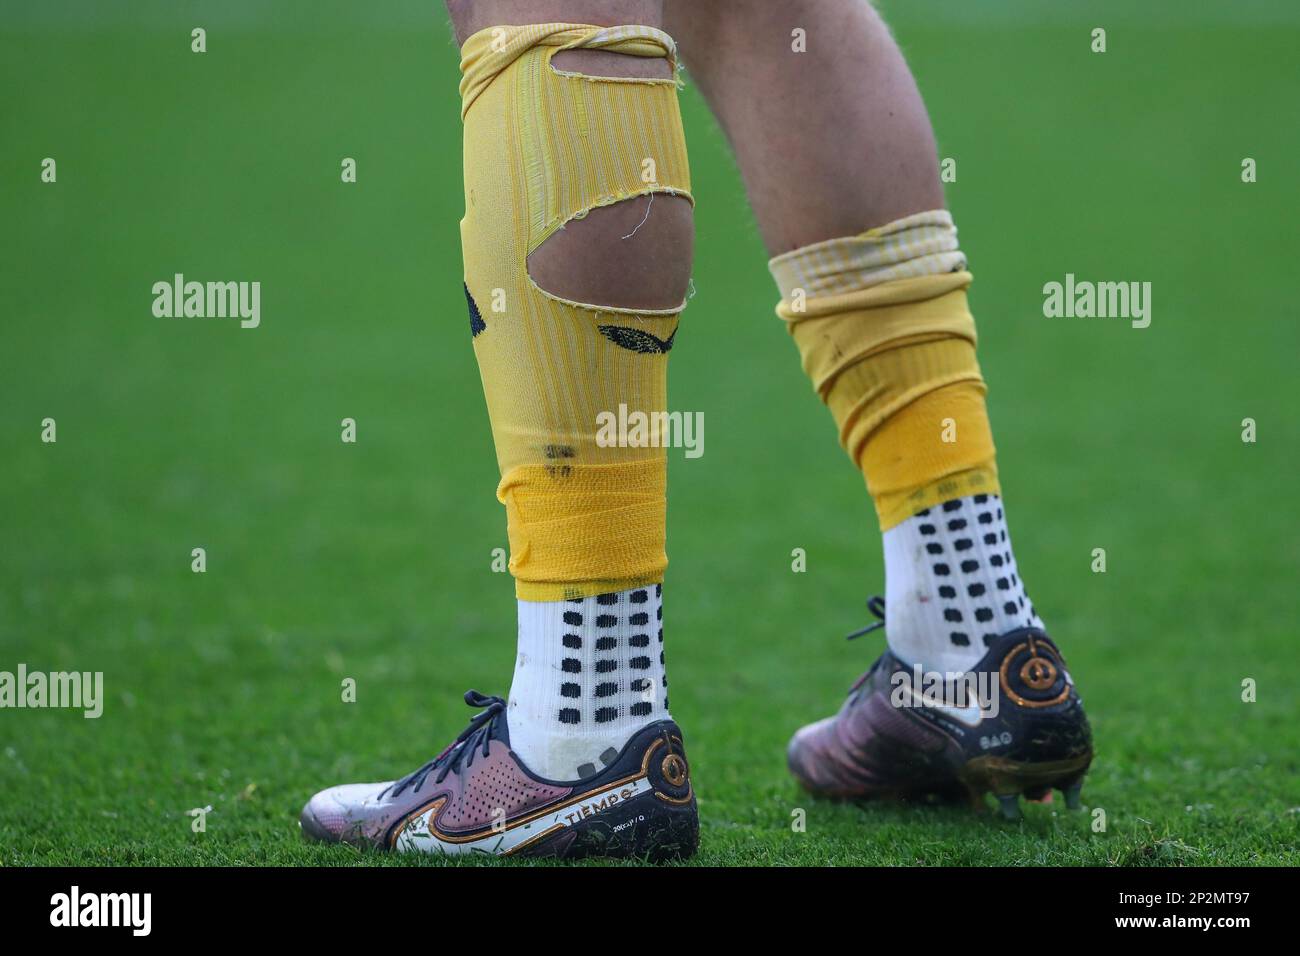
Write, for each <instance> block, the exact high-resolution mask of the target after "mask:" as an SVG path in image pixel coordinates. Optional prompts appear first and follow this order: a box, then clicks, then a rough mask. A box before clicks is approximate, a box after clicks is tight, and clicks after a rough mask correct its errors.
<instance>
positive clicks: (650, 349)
mask: <svg viewBox="0 0 1300 956" xmlns="http://www.w3.org/2000/svg"><path fill="white" fill-rule="evenodd" d="M596 328H598V329H599V330H600V334H601V335H603V336H605V338H607V339H609V340H610V341H611V342H613V343H614V344H615V345H617V346H618V347H619V348H623V349H627V350H628V351H629V352H641V353H643V354H654V353H658V352H667V351H669V350H670V349H672V347H673V339H675V338H677V330H676V329H673V334H672V335H670V336H668V338H666V339H661V338H659V336H657V335H654V334H653V333H650V332H642V331H641V330H640V329H629V328H627V327H625V326H622V325H598V326H596Z"/></svg>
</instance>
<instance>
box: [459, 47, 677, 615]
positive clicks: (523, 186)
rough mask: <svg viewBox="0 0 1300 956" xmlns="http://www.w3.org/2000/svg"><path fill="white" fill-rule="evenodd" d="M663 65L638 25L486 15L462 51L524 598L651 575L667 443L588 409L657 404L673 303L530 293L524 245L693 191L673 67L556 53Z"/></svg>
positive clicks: (480, 335)
mask: <svg viewBox="0 0 1300 956" xmlns="http://www.w3.org/2000/svg"><path fill="white" fill-rule="evenodd" d="M577 49H598V50H606V51H610V52H615V53H623V54H628V55H631V56H641V57H664V58H667V59H668V60H669V61H670V62H674V57H675V50H674V47H673V43H672V40H671V39H669V37H668V36H667V35H666V34H664V33H662V32H660V31H658V30H654V29H651V28H649V27H640V26H623V27H594V26H585V25H581V24H571V23H547V24H537V25H531V26H522V27H492V28H489V29H486V30H483V31H481V32H479V33H476V34H474V35H473V36H471V37H470V38H469V39H468V40H466V41H465V45H464V47H463V48H462V60H461V71H462V74H463V78H462V81H461V97H462V111H461V115H462V118H463V120H464V124H465V218H464V219H463V220H462V222H461V238H462V243H463V247H464V255H465V287H466V291H467V295H468V296H469V298H470V312H471V328H472V330H473V332H474V352H475V355H476V356H477V358H478V363H479V369H480V373H481V375H482V378H483V389H484V393H485V394H486V397H487V404H488V414H489V417H490V419H491V422H492V433H493V438H494V440H495V443H496V450H497V460H498V463H499V465H500V468H501V483H500V485H499V486H498V489H497V497H498V498H499V499H500V500H501V502H502V503H503V504H504V505H505V507H506V516H507V527H508V532H509V537H510V552H511V557H510V570H511V573H512V574H514V576H515V580H516V592H517V594H518V596H519V598H521V599H523V600H528V601H554V600H560V599H565V598H576V597H585V596H589V595H592V594H600V593H604V592H609V591H618V590H624V589H627V588H631V587H636V586H639V585H644V584H647V583H650V582H654V581H659V580H662V577H663V571H664V568H665V566H666V565H667V556H666V555H665V552H664V524H665V507H666V496H665V487H666V472H667V469H666V460H665V452H664V449H662V448H626V447H617V446H613V447H605V446H603V445H602V444H600V443H598V441H597V432H598V427H597V416H598V415H599V414H600V413H602V412H611V411H615V410H617V409H618V407H619V405H620V404H626V405H627V407H628V408H629V409H634V410H640V411H644V412H646V413H648V414H649V413H654V412H661V411H666V409H667V387H666V373H667V361H668V354H667V353H668V349H669V348H670V347H671V343H672V337H673V335H674V333H675V332H676V329H677V319H678V314H679V313H680V312H681V306H677V307H675V308H672V309H664V310H645V309H619V308H610V307H607V306H594V305H588V304H583V303H580V302H572V301H568V300H566V299H562V298H560V297H557V296H555V295H552V294H550V293H548V292H546V291H544V290H543V289H541V288H539V287H538V286H537V284H536V283H534V282H533V280H532V278H531V277H530V276H529V274H528V265H527V262H528V256H529V254H530V253H532V252H533V251H534V250H536V249H537V248H538V247H539V246H540V245H541V244H542V243H543V242H545V241H546V239H547V238H549V237H550V236H551V235H553V234H554V233H555V232H556V230H558V229H560V228H561V227H563V226H564V224H565V223H567V222H569V221H571V220H573V219H577V218H580V217H583V216H585V215H586V214H587V213H588V212H590V211H591V210H592V209H595V208H597V207H600V206H606V205H610V204H612V203H616V202H621V201H624V200H627V199H631V198H633V197H636V196H643V195H646V194H650V193H656V192H659V193H671V194H674V195H678V196H684V197H686V198H687V199H690V175H689V171H688V168H687V161H686V142H685V138H684V136H683V132H682V123H681V116H680V114H679V112H678V106H677V87H676V82H675V81H674V80H671V79H662V80H661V79H648V78H612V77H596V76H585V75H581V74H576V73H572V72H560V71H558V70H556V69H554V68H553V67H552V65H551V58H552V57H553V56H554V55H555V54H556V53H558V52H560V51H561V50H577Z"/></svg>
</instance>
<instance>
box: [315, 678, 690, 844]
mask: <svg viewBox="0 0 1300 956" xmlns="http://www.w3.org/2000/svg"><path fill="white" fill-rule="evenodd" d="M465 703H467V704H469V705H470V706H471V707H481V708H483V710H482V712H481V713H479V714H477V715H476V716H475V717H474V719H473V720H471V721H470V724H469V726H468V727H467V728H465V730H464V732H463V733H461V735H460V736H459V737H457V738H456V740H455V741H454V742H453V743H452V744H451V746H449V747H447V749H446V750H444V751H443V752H442V753H440V754H439V755H438V756H437V757H435V758H434V759H433V760H431V761H429V762H428V763H426V764H425V765H424V766H423V767H421V768H420V769H418V770H416V771H415V772H414V773H410V774H408V775H407V776H405V777H403V778H402V779H400V780H396V781H393V782H391V783H370V784H364V783H363V784H345V785H343V786H339V787H331V788H329V789H328V790H322V791H321V792H320V793H318V794H316V795H315V796H314V797H312V798H311V800H310V801H308V803H307V805H306V806H305V807H303V810H302V816H301V818H300V822H301V825H302V832H303V834H304V836H306V837H307V838H309V839H313V840H321V841H324V842H328V843H340V842H341V843H350V844H352V845H353V846H358V847H373V848H376V849H381V850H397V851H419V852H425V853H486V854H490V855H495V856H513V855H518V856H550V857H565V858H575V857H580V856H606V857H637V858H643V859H647V860H653V861H659V860H666V859H673V858H679V857H687V856H690V855H691V854H692V853H694V852H695V848H696V846H697V844H698V843H699V816H698V814H697V813H696V809H695V792H694V788H693V786H692V783H691V775H690V766H689V765H688V764H687V762H686V753H685V751H684V749H683V747H682V733H681V731H680V730H679V729H678V727H677V725H676V724H675V723H674V722H673V721H671V720H660V721H656V722H655V723H652V724H649V725H647V726H646V727H644V728H643V729H642V730H640V731H638V732H637V733H636V734H635V735H634V736H633V737H632V739H631V740H629V741H628V742H627V744H626V745H625V746H624V747H623V749H622V751H621V752H620V753H619V755H618V756H617V757H616V758H614V759H613V760H611V761H610V762H609V763H608V764H607V765H606V766H605V767H604V769H603V770H601V771H600V772H599V773H597V774H595V775H594V776H590V777H587V778H584V779H582V780H567V781H566V780H544V779H542V778H541V777H538V776H536V775H535V774H533V773H532V772H530V771H529V769H528V768H527V767H525V766H524V765H523V763H522V762H521V761H520V759H519V758H518V757H517V756H516V755H515V754H514V752H513V751H512V750H511V749H510V733H509V728H508V726H507V722H506V716H505V708H506V702H505V701H504V700H502V699H501V698H500V697H489V696H486V695H484V694H480V693H478V692H477V691H469V692H467V693H466V694H465Z"/></svg>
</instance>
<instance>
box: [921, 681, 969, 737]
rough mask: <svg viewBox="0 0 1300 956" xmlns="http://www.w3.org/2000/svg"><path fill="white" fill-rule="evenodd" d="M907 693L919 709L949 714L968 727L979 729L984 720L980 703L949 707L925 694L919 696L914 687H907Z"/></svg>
mask: <svg viewBox="0 0 1300 956" xmlns="http://www.w3.org/2000/svg"><path fill="white" fill-rule="evenodd" d="M907 692H908V693H909V694H911V695H912V699H913V700H914V701H915V702H916V706H917V707H924V708H926V709H927V710H937V711H939V712H940V713H943V714H947V715H948V716H949V717H951V718H952V719H953V720H955V721H957V722H958V723H960V724H965V725H966V726H967V727H978V726H979V725H980V721H981V720H983V719H984V713H983V711H981V710H980V706H979V704H978V703H974V704H967V705H966V706H965V707H949V706H948V705H946V704H936V703H934V702H933V701H928V700H926V699H925V695H924V694H918V693H917V692H916V689H915V688H914V687H912V686H910V685H909V686H908V687H907Z"/></svg>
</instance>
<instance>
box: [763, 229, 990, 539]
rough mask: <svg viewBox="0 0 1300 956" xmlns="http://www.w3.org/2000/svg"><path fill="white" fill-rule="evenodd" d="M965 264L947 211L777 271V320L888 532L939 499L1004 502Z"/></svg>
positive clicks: (823, 249)
mask: <svg viewBox="0 0 1300 956" xmlns="http://www.w3.org/2000/svg"><path fill="white" fill-rule="evenodd" d="M965 265H966V261H965V257H964V256H962V254H961V252H960V251H959V250H958V249H957V238H956V229H955V228H954V227H953V225H952V219H951V217H950V216H949V215H948V213H947V212H946V211H943V210H938V211H935V212H929V213H921V214H918V215H916V216H909V217H908V218H906V219H902V220H899V221H897V222H894V223H890V224H889V225H886V226H882V227H880V228H878V229H873V230H870V231H868V232H865V233H863V234H861V235H859V236H851V237H848V238H845V239H833V240H830V241H829V242H823V243H817V244H815V245H812V246H806V247H804V248H802V249H796V250H794V251H793V252H790V253H787V254H785V255H782V256H778V257H777V258H775V259H773V260H772V262H771V269H772V274H773V276H774V277H775V278H776V281H777V285H778V286H779V287H780V289H781V295H782V301H781V304H780V305H779V306H778V307H777V314H778V315H779V316H780V317H781V318H782V319H784V320H785V321H786V322H787V323H788V327H789V330H790V334H791V335H792V336H793V337H794V340H795V343H796V345H797V346H798V347H799V351H800V354H801V355H802V357H803V367H804V371H805V372H807V373H808V376H809V378H811V379H812V382H813V387H814V388H815V389H816V391H817V394H818V396H819V397H820V398H821V399H822V401H823V402H825V403H826V405H827V407H828V408H829V409H830V411H831V414H832V415H833V416H834V418H835V423H836V424H837V425H838V426H839V432H840V442H841V444H842V445H843V446H844V449H845V451H847V452H848V453H849V456H850V457H851V458H852V459H853V461H854V462H855V463H856V464H857V465H858V467H859V468H861V469H862V471H863V474H864V475H865V476H866V480H867V489H868V490H869V491H870V493H871V496H872V498H873V500H874V501H875V505H876V513H877V516H878V517H879V519H880V526H881V530H882V531H884V530H888V529H889V528H891V527H893V526H894V525H896V524H898V523H899V522H901V521H903V520H904V519H906V518H907V517H909V516H910V515H912V514H915V513H916V512H918V511H921V510H923V509H925V508H928V507H930V506H931V505H935V504H938V503H940V502H942V501H947V500H950V499H952V498H958V497H962V496H964V495H970V494H977V493H992V494H997V493H1000V491H999V487H998V476H997V465H996V462H995V459H994V448H993V437H992V433H991V432H990V430H989V423H988V415H987V413H986V411H985V405H984V392H985V387H984V380H983V378H982V377H981V376H980V370H979V364H978V363H977V362H976V359H975V320H974V319H973V318H972V317H971V314H970V311H969V309H968V308H967V305H966V289H967V287H968V286H969V285H970V282H971V275H970V273H969V272H966V271H965Z"/></svg>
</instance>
